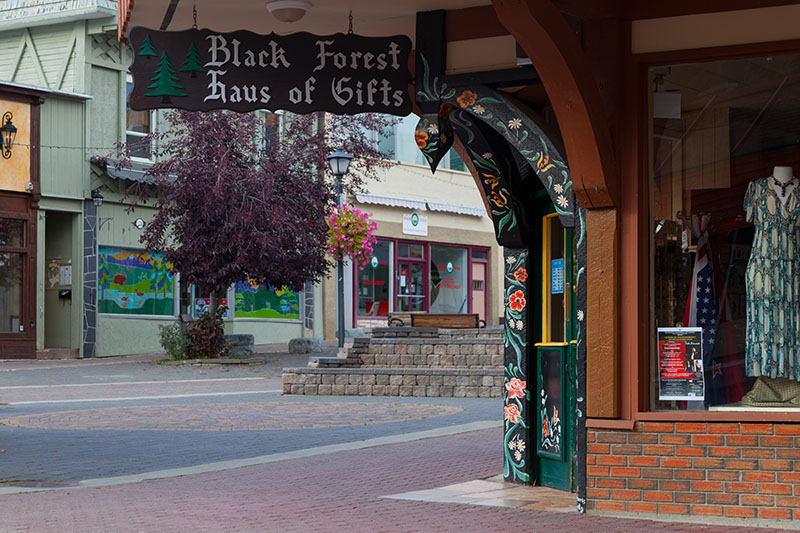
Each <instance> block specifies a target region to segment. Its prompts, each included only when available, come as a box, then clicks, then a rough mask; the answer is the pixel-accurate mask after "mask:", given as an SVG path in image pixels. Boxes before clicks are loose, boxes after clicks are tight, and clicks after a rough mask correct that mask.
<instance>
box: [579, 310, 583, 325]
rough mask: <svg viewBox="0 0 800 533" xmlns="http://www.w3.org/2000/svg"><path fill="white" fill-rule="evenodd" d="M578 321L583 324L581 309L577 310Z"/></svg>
mask: <svg viewBox="0 0 800 533" xmlns="http://www.w3.org/2000/svg"><path fill="white" fill-rule="evenodd" d="M578 320H579V321H581V322H583V309H578Z"/></svg>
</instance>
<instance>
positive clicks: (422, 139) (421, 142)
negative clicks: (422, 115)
mask: <svg viewBox="0 0 800 533" xmlns="http://www.w3.org/2000/svg"><path fill="white" fill-rule="evenodd" d="M414 140H415V141H417V148H419V149H420V150H422V149H423V148H425V147H426V146H428V134H427V133H425V132H424V131H415V132H414Z"/></svg>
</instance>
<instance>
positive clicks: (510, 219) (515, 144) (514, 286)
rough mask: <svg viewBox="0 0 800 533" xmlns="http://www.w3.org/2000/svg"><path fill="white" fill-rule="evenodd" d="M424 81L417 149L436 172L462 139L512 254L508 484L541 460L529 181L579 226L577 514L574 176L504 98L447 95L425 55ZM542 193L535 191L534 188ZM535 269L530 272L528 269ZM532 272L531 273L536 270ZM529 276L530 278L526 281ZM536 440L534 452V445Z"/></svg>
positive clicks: (578, 462) (581, 421)
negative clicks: (531, 316) (530, 309)
mask: <svg viewBox="0 0 800 533" xmlns="http://www.w3.org/2000/svg"><path fill="white" fill-rule="evenodd" d="M418 57H420V59H421V62H422V69H421V70H422V72H421V79H420V80H419V81H418V83H417V89H416V100H417V102H419V103H420V107H421V108H423V109H431V108H438V112H437V113H428V114H423V115H422V117H421V118H420V122H419V124H418V126H417V130H416V132H415V137H416V140H417V145H418V147H419V148H420V149H421V151H422V152H423V154H424V155H425V157H426V159H428V161H429V162H430V163H431V167H432V168H433V169H435V167H436V164H438V159H440V158H441V156H443V154H444V153H446V152H447V150H448V149H449V147H450V146H451V145H452V142H453V138H452V137H453V135H458V137H459V139H460V141H461V142H462V144H463V145H464V147H465V148H466V150H467V153H468V154H469V158H470V160H471V162H472V165H473V167H474V169H475V171H476V173H477V174H478V175H477V176H476V178H477V181H478V182H479V183H480V184H481V194H482V195H483V196H484V199H485V201H486V202H487V205H489V207H490V211H491V216H492V220H493V223H494V227H495V235H496V238H497V241H498V243H499V244H501V245H502V246H504V247H505V250H506V251H505V261H504V265H505V272H504V281H505V295H504V296H505V314H504V316H505V320H504V324H505V326H504V328H505V357H504V371H505V385H506V386H505V391H504V413H505V416H504V430H505V439H504V442H503V444H504V456H505V467H504V477H505V479H506V480H507V481H512V482H519V483H530V482H531V481H532V479H534V474H535V472H534V471H533V468H534V464H535V462H534V461H533V460H532V457H531V454H532V453H533V452H532V450H533V449H534V445H533V441H534V440H535V437H534V438H531V437H532V435H531V431H532V430H531V428H532V427H535V420H536V414H537V413H536V410H535V409H536V407H537V404H538V391H537V394H536V395H534V396H535V397H534V398H533V399H532V398H531V393H530V389H531V387H529V386H528V385H527V384H528V383H529V382H530V380H531V379H533V383H535V376H531V375H529V372H528V364H527V359H528V358H527V354H528V350H529V349H530V346H529V335H528V323H527V321H528V319H527V315H528V313H527V311H525V309H524V308H525V305H526V303H525V302H526V298H527V295H528V293H529V288H530V287H529V284H530V282H529V281H528V279H527V271H529V270H531V268H535V265H530V264H529V260H528V258H529V255H530V253H529V249H528V247H529V245H530V242H531V236H530V235H528V232H527V228H526V226H525V218H526V217H525V210H526V199H527V197H528V194H527V193H528V192H529V191H530V189H531V188H532V185H531V183H530V181H526V180H525V179H523V178H524V177H526V176H530V177H531V178H532V177H533V176H535V177H536V178H537V179H538V181H539V183H540V184H541V187H543V188H544V189H545V190H546V191H547V194H548V195H549V197H550V200H551V201H552V203H553V205H554V207H555V210H556V213H557V214H558V216H559V219H560V221H561V223H562V225H563V226H564V227H567V228H574V229H575V234H576V240H577V257H576V261H577V265H578V272H577V279H576V289H577V300H578V310H577V316H578V341H577V343H578V346H577V368H576V369H575V372H574V373H573V375H572V376H571V378H570V380H569V381H570V383H571V386H574V387H575V398H576V406H577V412H576V418H575V419H576V422H577V428H576V432H575V433H576V451H575V457H574V460H575V461H574V464H575V474H576V475H575V479H576V485H577V490H578V508H579V510H583V504H584V503H585V491H586V487H585V479H586V476H585V468H586V466H585V461H584V457H585V448H586V438H585V418H584V412H585V409H584V403H585V401H584V396H585V361H586V327H585V321H586V315H585V309H586V277H585V275H584V274H585V270H586V230H585V211H584V209H583V208H582V207H581V206H580V204H579V201H578V198H577V196H576V194H575V191H574V189H573V184H572V177H571V174H570V168H569V166H568V164H567V162H566V159H565V158H564V156H563V155H562V150H561V149H560V148H559V147H558V146H557V145H556V143H554V142H553V140H551V138H550V137H549V136H548V135H547V133H546V132H545V129H544V128H543V127H542V124H541V122H540V121H538V120H536V119H535V118H534V115H533V114H532V113H531V112H530V111H529V110H524V109H522V108H520V107H519V106H518V104H516V103H515V102H514V101H512V100H511V99H510V98H508V97H506V96H505V95H503V94H502V93H500V92H497V91H495V90H493V89H491V88H489V87H486V86H482V85H474V86H469V87H449V86H448V85H447V84H446V83H445V82H443V81H441V80H440V79H439V77H437V76H431V74H430V72H429V69H428V64H427V62H426V60H425V58H424V56H422V55H421V54H420V55H419V56H418ZM537 188H538V187H537ZM529 267H530V268H529ZM531 271H532V270H531ZM521 273H525V275H521ZM529 441H531V442H530V444H529Z"/></svg>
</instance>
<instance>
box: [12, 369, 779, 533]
mask: <svg viewBox="0 0 800 533" xmlns="http://www.w3.org/2000/svg"><path fill="white" fill-rule="evenodd" d="M278 357H283V356H282V355H280V354H278ZM153 358H155V357H154V356H149V357H140V358H133V359H131V358H125V359H124V360H123V359H120V360H107V361H98V360H94V361H65V362H61V361H55V362H54V361H39V362H32V363H25V364H21V365H19V364H5V362H0V363H3V364H0V372H1V371H3V370H6V371H7V373H6V374H3V373H0V401H6V402H7V403H8V405H3V406H0V420H2V421H3V423H4V424H5V425H2V426H0V450H1V451H0V480H14V482H12V483H0V533H6V532H18V531H27V532H41V533H48V532H59V533H61V532H72V531H80V532H89V533H92V532H103V533H107V532H128V531H131V532H133V531H135V532H162V531H170V533H180V532H183V531H186V532H192V533H195V532H273V531H274V532H301V533H304V532H328V531H330V532H337V533H338V532H354V533H358V532H362V531H363V532H374V531H380V532H413V531H423V532H440V531H441V532H450V531H453V532H458V533H471V532H484V531H495V530H497V529H500V530H505V531H520V532H523V531H525V532H528V531H534V532H538V531H543V532H545V531H546V532H551V531H557V532H562V531H563V532H572V531H574V532H581V533H585V532H594V531H598V532H605V531H623V532H625V531H636V532H640V531H711V532H720V533H722V532H725V533H737V532H743V531H753V527H752V525H754V524H753V523H747V522H745V523H744V524H745V527H734V526H732V525H731V523H730V522H728V523H724V524H722V523H719V524H714V525H699V524H684V523H679V522H655V521H651V520H636V519H630V518H613V517H609V516H599V515H579V514H578V513H577V512H575V511H574V502H575V498H574V495H571V494H565V493H557V492H555V491H552V490H549V489H537V488H523V487H518V486H511V487H510V486H507V485H505V484H503V483H502V482H500V481H498V475H499V474H500V472H502V468H503V463H502V457H503V456H502V451H501V450H499V449H498V443H499V442H502V430H501V427H500V425H501V418H502V409H501V406H500V405H499V404H497V403H496V400H486V399H474V398H473V399H468V398H464V399H453V398H449V399H448V398H360V397H355V398H351V397H348V398H342V397H319V398H310V397H281V396H280V395H279V394H278V393H277V392H271V391H270V390H269V387H270V385H271V383H272V382H273V381H274V379H275V378H274V376H275V368H273V366H275V365H274V364H273V365H272V366H270V365H269V364H265V365H263V366H260V367H259V366H258V365H256V366H254V367H248V368H238V369H233V370H229V369H222V368H217V369H201V368H176V367H163V366H156V365H152V364H150V363H148V362H146V361H148V360H151V359H153ZM137 359H140V360H141V362H133V363H132V362H131V361H136V360H137ZM265 387H266V388H265ZM483 428H491V429H483ZM26 479H27V480H30V481H28V482H26V481H23V480H26ZM25 491H28V492H25ZM758 525H759V526H761V525H764V524H763V523H759V524H758ZM781 525H783V524H781ZM785 525H790V524H785ZM760 531H765V529H760Z"/></svg>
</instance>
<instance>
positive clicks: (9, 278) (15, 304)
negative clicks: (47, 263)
mask: <svg viewBox="0 0 800 533" xmlns="http://www.w3.org/2000/svg"><path fill="white" fill-rule="evenodd" d="M22 256H23V254H16V253H7V252H0V333H16V332H19V327H20V324H22V265H23V261H22Z"/></svg>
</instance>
